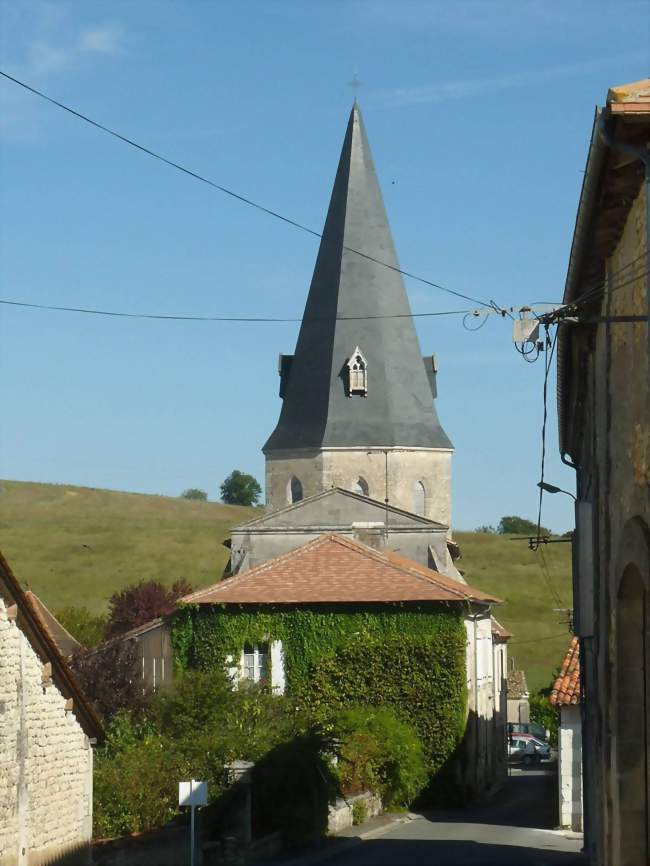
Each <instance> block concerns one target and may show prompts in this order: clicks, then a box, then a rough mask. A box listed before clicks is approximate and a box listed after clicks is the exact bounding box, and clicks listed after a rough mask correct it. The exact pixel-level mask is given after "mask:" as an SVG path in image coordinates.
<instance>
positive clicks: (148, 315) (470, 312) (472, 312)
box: [0, 299, 477, 324]
mask: <svg viewBox="0 0 650 866" xmlns="http://www.w3.org/2000/svg"><path fill="white" fill-rule="evenodd" d="M0 304H5V305H6V306H11V307H24V308H27V309H31V310H52V311H56V312H60V313H85V314H86V315H90V316H111V317H112V318H119V319H158V320H162V321H172V322H243V323H252V322H263V323H270V324H282V323H295V322H311V321H316V322H321V321H326V319H325V317H324V316H307V317H305V318H304V319H301V318H293V319H292V318H286V319H282V318H273V317H270V316H183V315H178V316H177V315H163V314H160V313H125V312H122V311H119V310H95V309H90V308H87V307H59V306H55V305H53V304H30V303H27V302H26V301H11V300H7V299H0ZM476 314H477V311H475V310H439V311H437V312H431V313H395V314H386V315H377V316H337V317H336V321H338V322H349V321H365V320H368V319H418V318H431V317H433V316H471V315H476ZM327 321H329V319H328V320H327Z"/></svg>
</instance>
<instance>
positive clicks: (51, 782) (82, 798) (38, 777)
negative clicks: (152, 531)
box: [0, 555, 102, 866]
mask: <svg viewBox="0 0 650 866" xmlns="http://www.w3.org/2000/svg"><path fill="white" fill-rule="evenodd" d="M51 626H52V623H50V622H49V619H48V618H47V617H45V616H43V615H42V614H41V610H40V607H39V605H37V604H36V603H35V602H34V601H33V599H30V598H29V597H28V595H27V593H26V592H25V591H24V590H23V589H22V587H21V586H20V584H19V583H18V581H17V580H16V578H15V577H14V575H13V574H12V572H11V569H10V568H9V565H8V564H7V562H6V560H5V559H4V558H3V557H2V555H0V866H39V864H44V863H51V862H57V863H62V864H64V863H65V864H67V863H70V864H73V863H88V862H90V841H91V837H92V803H93V775H92V774H93V750H92V746H93V744H95V743H96V742H97V741H98V740H99V739H100V738H101V737H102V729H101V725H100V722H99V720H98V718H97V716H96V715H95V713H94V711H93V709H92V707H91V706H90V705H89V703H88V702H87V701H86V699H85V698H84V695H83V694H82V692H81V690H80V689H79V686H78V685H77V683H76V681H75V679H74V677H73V676H72V674H71V672H70V670H69V668H68V667H67V664H66V662H65V660H64V658H63V655H62V654H61V651H60V649H59V647H58V646H57V643H56V641H55V637H54V633H53V631H51ZM61 637H62V636H61V635H58V638H59V639H61Z"/></svg>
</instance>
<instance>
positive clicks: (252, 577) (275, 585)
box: [182, 534, 499, 604]
mask: <svg viewBox="0 0 650 866" xmlns="http://www.w3.org/2000/svg"><path fill="white" fill-rule="evenodd" d="M182 601H183V602H185V603H189V604H220V603H224V604H310V603H314V604H323V603H324V604H327V603H352V604H359V603H372V602H377V603H391V602H409V601H412V602H416V601H437V602H441V601H445V602H463V601H481V602H486V603H491V602H498V601H499V600H498V599H496V598H493V597H492V596H489V595H487V594H486V593H484V592H480V591H479V590H475V589H472V587H470V586H467V584H462V583H459V582H458V581H455V580H453V579H452V578H450V577H445V576H444V575H442V574H439V573H438V572H436V571H432V570H431V569H428V568H425V567H424V566H421V565H419V564H418V563H416V562H412V561H411V560H409V559H406V558H405V557H403V556H399V555H398V554H396V553H392V552H388V551H386V552H384V551H382V552H379V551H376V550H373V549H371V548H370V547H367V546H366V545H365V544H360V543H359V542H357V541H352V540H351V539H349V538H343V537H342V536H340V535H331V534H330V535H321V536H320V537H319V538H316V539H314V540H313V541H310V542H308V543H307V544H304V545H302V547H298V548H295V549H294V550H291V551H289V552H288V553H285V554H282V555H281V556H277V557H275V558H274V559H271V560H269V561H268V562H264V563H262V564H261V565H258V566H256V567H255V568H252V569H250V571H245V572H242V573H240V574H237V575H235V577H230V578H227V579H226V580H223V581H221V582H220V583H217V584H214V585H213V586H210V587H207V588H206V589H202V590H199V591H198V592H194V593H191V594H190V595H187V596H185V598H183V599H182Z"/></svg>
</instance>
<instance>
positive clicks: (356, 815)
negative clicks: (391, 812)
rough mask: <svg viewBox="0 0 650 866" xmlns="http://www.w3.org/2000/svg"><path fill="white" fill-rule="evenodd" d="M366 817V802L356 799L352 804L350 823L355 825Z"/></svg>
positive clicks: (361, 822)
mask: <svg viewBox="0 0 650 866" xmlns="http://www.w3.org/2000/svg"><path fill="white" fill-rule="evenodd" d="M367 817H368V809H367V808H366V804H365V803H364V802H363V800H356V801H355V802H354V803H353V804H352V823H353V824H354V826H355V827H357V826H358V825H359V824H363V822H364V821H365V820H366V818H367Z"/></svg>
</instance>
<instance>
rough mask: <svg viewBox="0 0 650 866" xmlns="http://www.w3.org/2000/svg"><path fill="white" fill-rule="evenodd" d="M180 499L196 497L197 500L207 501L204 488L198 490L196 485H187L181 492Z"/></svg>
mask: <svg viewBox="0 0 650 866" xmlns="http://www.w3.org/2000/svg"><path fill="white" fill-rule="evenodd" d="M181 499H196V500H197V501H199V502H207V501H208V494H207V493H206V492H205V490H200V489H199V488H198V487H188V489H187V490H183V492H182V493H181Z"/></svg>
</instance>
